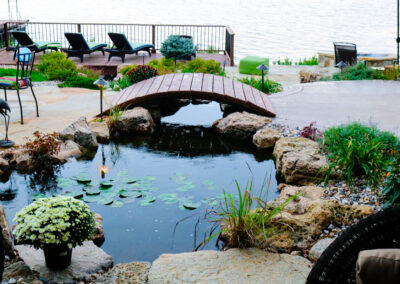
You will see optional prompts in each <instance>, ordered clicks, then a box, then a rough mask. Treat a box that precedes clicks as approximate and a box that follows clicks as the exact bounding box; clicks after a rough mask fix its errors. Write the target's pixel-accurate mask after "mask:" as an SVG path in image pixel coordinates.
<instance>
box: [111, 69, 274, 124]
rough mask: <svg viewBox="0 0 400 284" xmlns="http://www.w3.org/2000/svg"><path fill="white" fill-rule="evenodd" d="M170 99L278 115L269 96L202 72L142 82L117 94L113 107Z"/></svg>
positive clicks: (179, 74)
mask: <svg viewBox="0 0 400 284" xmlns="http://www.w3.org/2000/svg"><path fill="white" fill-rule="evenodd" d="M166 98H188V99H204V100H213V101H218V102H223V103H228V104H233V105H237V106H240V107H243V108H245V109H248V110H251V111H253V112H256V113H258V114H261V115H266V116H272V117H274V116H275V113H274V110H273V108H272V105H271V102H270V101H269V99H268V95H266V94H264V93H262V92H260V91H259V90H257V89H255V88H253V87H251V86H249V85H247V84H243V83H240V82H238V81H236V80H233V79H230V78H226V77H222V76H216V75H211V74H201V73H174V74H167V75H162V76H157V77H153V78H150V79H147V80H144V81H141V82H139V83H136V84H134V85H132V86H130V87H128V88H126V89H124V90H122V91H121V92H119V93H117V94H116V95H114V97H113V100H112V102H111V106H112V107H113V106H116V105H121V106H127V105H139V104H141V103H144V102H147V101H151V100H157V99H166ZM108 111H109V110H106V112H108Z"/></svg>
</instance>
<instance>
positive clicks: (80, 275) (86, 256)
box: [15, 241, 113, 283]
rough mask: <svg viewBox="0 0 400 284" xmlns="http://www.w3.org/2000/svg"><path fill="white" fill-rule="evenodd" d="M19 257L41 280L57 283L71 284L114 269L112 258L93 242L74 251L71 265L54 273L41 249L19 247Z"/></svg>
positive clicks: (84, 244)
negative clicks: (102, 271)
mask: <svg viewBox="0 0 400 284" xmlns="http://www.w3.org/2000/svg"><path fill="white" fill-rule="evenodd" d="M15 248H16V249H17V250H18V253H19V256H20V257H21V258H22V259H23V260H24V261H25V263H26V264H27V265H28V266H29V267H30V269H31V270H33V271H37V272H38V273H39V275H40V278H41V279H45V280H46V281H50V282H56V283H65V282H67V283H70V282H73V281H76V280H81V279H85V277H89V276H90V275H91V274H93V273H96V272H98V271H100V270H106V269H109V268H111V267H112V265H113V260H112V257H111V256H109V255H108V254H106V253H105V252H104V251H103V250H102V249H101V248H98V247H97V246H96V245H95V244H94V243H93V242H92V241H88V242H84V243H83V246H79V247H76V248H74V249H73V251H72V261H71V265H70V266H69V267H67V268H66V269H64V270H61V271H53V270H50V269H48V268H47V267H46V264H45V260H44V254H43V251H42V250H41V249H39V250H38V249H35V248H33V247H31V246H28V245H17V246H15Z"/></svg>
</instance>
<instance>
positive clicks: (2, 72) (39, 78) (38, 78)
mask: <svg viewBox="0 0 400 284" xmlns="http://www.w3.org/2000/svg"><path fill="white" fill-rule="evenodd" d="M19 72H20V75H21V71H19ZM16 75H17V69H14V68H0V77H4V76H14V77H15V76H16ZM31 79H32V81H33V82H43V81H47V76H46V75H43V74H42V73H40V72H38V71H34V70H33V71H32V74H31Z"/></svg>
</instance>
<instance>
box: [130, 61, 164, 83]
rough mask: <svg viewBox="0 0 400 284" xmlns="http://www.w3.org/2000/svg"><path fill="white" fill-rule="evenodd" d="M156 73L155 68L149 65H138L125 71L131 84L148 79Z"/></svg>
mask: <svg viewBox="0 0 400 284" xmlns="http://www.w3.org/2000/svg"><path fill="white" fill-rule="evenodd" d="M157 75H158V72H157V70H156V69H154V68H153V67H151V66H149V65H138V66H136V67H135V68H133V69H132V70H131V71H129V72H127V73H126V76H127V77H128V79H129V82H130V83H131V85H133V84H136V83H138V82H140V81H143V80H146V79H150V78H152V77H155V76H157Z"/></svg>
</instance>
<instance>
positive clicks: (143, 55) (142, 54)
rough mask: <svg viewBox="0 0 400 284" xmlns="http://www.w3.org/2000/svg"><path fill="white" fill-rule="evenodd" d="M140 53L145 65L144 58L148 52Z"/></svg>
mask: <svg viewBox="0 0 400 284" xmlns="http://www.w3.org/2000/svg"><path fill="white" fill-rule="evenodd" d="M139 55H140V56H141V57H142V65H144V58H145V57H146V53H145V52H141V53H139Z"/></svg>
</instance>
